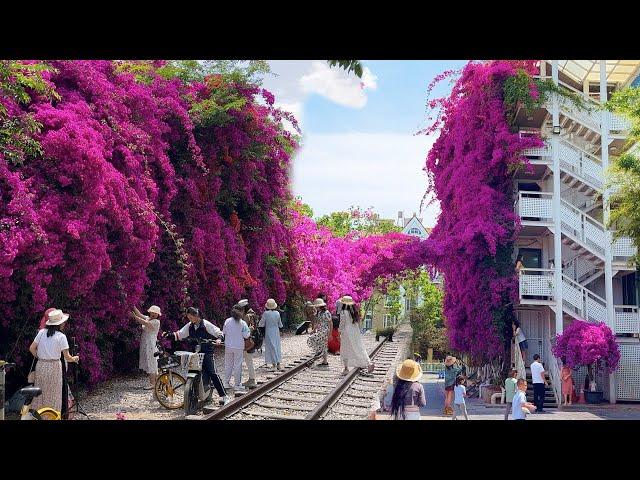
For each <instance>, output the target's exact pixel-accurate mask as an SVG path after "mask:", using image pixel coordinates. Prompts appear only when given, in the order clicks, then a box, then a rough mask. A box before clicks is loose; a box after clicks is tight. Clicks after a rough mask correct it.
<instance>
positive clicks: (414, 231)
mask: <svg viewBox="0 0 640 480" xmlns="http://www.w3.org/2000/svg"><path fill="white" fill-rule="evenodd" d="M409 235H422V232H421V231H420V229H419V228H415V227H413V228H410V229H409Z"/></svg>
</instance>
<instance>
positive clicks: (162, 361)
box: [158, 355, 180, 368]
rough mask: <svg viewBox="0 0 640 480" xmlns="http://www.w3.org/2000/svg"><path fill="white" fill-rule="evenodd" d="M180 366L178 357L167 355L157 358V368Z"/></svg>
mask: <svg viewBox="0 0 640 480" xmlns="http://www.w3.org/2000/svg"><path fill="white" fill-rule="evenodd" d="M179 366H180V356H179V355H167V356H166V357H160V358H158V368H176V367H179Z"/></svg>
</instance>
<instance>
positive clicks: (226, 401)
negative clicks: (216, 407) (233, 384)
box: [222, 395, 231, 405]
mask: <svg viewBox="0 0 640 480" xmlns="http://www.w3.org/2000/svg"><path fill="white" fill-rule="evenodd" d="M230 402H231V397H229V395H225V396H224V397H222V404H223V405H226V404H227V403H230Z"/></svg>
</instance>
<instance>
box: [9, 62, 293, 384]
mask: <svg viewBox="0 0 640 480" xmlns="http://www.w3.org/2000/svg"><path fill="white" fill-rule="evenodd" d="M34 65H41V64H38V63H36V62H9V61H3V64H2V70H0V72H1V73H2V74H1V75H0V94H1V96H0V107H1V108H0V122H2V123H1V124H0V126H1V127H2V132H3V134H4V136H3V137H2V138H1V139H0V141H1V143H2V145H0V146H1V147H2V149H0V197H1V201H0V315H1V317H2V318H1V320H0V337H1V338H2V341H1V342H0V347H1V348H2V354H3V356H5V358H6V357H7V356H10V357H11V359H12V360H17V361H18V362H21V363H25V361H28V358H27V356H28V355H29V354H28V351H27V346H28V344H29V343H30V341H31V340H32V339H33V336H34V335H35V332H36V328H37V324H38V323H39V316H40V315H42V312H43V311H44V310H45V309H46V308H47V307H50V306H56V307H58V308H63V309H64V310H66V311H68V312H69V313H70V314H71V319H70V321H69V325H68V327H69V329H70V332H69V333H71V334H73V335H75V336H76V337H77V340H78V341H79V344H80V352H81V357H82V366H83V371H84V372H85V374H86V375H87V377H88V378H89V380H90V381H92V382H93V381H97V380H100V379H104V378H106V377H107V376H108V375H109V374H110V372H111V371H113V370H114V369H127V368H131V367H132V366H135V365H137V362H136V361H135V355H136V349H137V338H138V329H137V328H136V326H135V324H134V322H132V321H131V320H130V319H129V318H128V317H127V312H128V310H129V309H131V308H132V307H133V306H134V305H137V306H139V307H141V306H142V305H147V306H148V305H149V304H151V303H154V304H158V305H159V306H160V307H161V308H162V311H163V316H162V328H163V329H166V330H168V329H171V328H175V327H176V326H177V325H178V324H179V323H181V322H182V316H181V313H182V311H183V310H182V309H183V308H184V307H185V306H188V305H191V304H193V305H197V306H199V307H201V308H202V309H203V311H204V312H205V315H206V318H209V319H211V320H213V321H218V322H219V321H220V320H221V319H223V318H225V317H226V316H227V315H228V310H229V308H230V306H231V305H233V303H235V302H236V301H237V300H238V299H240V298H242V297H243V296H248V297H249V298H250V299H251V300H252V301H253V302H254V303H257V304H263V303H264V301H265V300H266V299H267V298H268V297H274V298H276V300H277V301H279V302H284V301H285V298H286V295H287V292H286V281H287V279H286V278H284V277H283V273H282V272H285V274H286V273H287V271H288V270H287V269H281V268H278V266H279V264H280V263H281V262H283V260H284V258H285V252H286V250H287V245H288V235H287V233H286V229H285V227H284V220H285V218H286V208H285V206H286V205H287V202H288V200H289V196H290V195H289V167H290V161H291V154H292V152H293V150H294V148H295V146H296V145H295V140H294V139H293V138H292V137H291V135H289V133H287V131H286V130H284V129H283V127H282V119H283V118H288V119H291V117H288V116H287V115H286V114H285V113H283V112H281V111H279V110H278V109H276V108H274V107H273V103H274V99H273V96H272V95H271V94H270V93H269V92H266V91H264V90H262V89H261V88H259V87H258V86H255V85H252V84H250V83H246V82H241V81H235V80H234V79H233V78H230V77H225V76H221V75H214V76H209V77H206V78H204V79H203V80H200V81H183V80H181V79H179V78H176V77H171V76H167V75H161V73H162V72H163V70H162V68H163V67H164V66H165V62H113V61H54V62H50V63H49V66H50V67H53V69H44V70H42V69H38V71H36V69H34V68H33V67H34ZM39 79H40V80H39ZM43 81H44V86H43V85H38V82H43ZM45 87H46V88H45ZM52 92H53V93H52ZM34 122H36V123H34ZM16 125H17V127H16V128H14V127H15V126H16ZM30 125H36V127H35V128H30V129H29V128H28V127H29V126H30ZM6 132H8V133H6ZM25 132H27V133H25ZM23 137H24V138H23ZM25 138H27V139H29V141H31V142H32V143H28V142H26V141H25ZM33 142H35V143H33ZM34 145H35V146H34Z"/></svg>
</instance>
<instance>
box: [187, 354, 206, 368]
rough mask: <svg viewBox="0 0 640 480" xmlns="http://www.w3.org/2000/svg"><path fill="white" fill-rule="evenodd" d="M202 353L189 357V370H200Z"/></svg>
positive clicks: (202, 359)
mask: <svg viewBox="0 0 640 480" xmlns="http://www.w3.org/2000/svg"><path fill="white" fill-rule="evenodd" d="M203 361H204V353H192V354H191V355H189V370H202V363H203Z"/></svg>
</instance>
